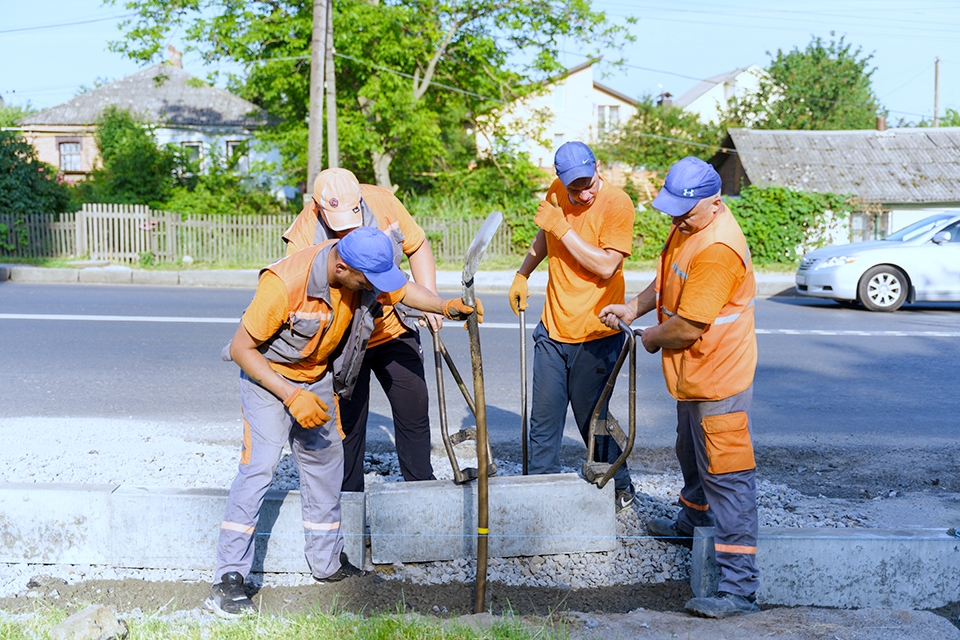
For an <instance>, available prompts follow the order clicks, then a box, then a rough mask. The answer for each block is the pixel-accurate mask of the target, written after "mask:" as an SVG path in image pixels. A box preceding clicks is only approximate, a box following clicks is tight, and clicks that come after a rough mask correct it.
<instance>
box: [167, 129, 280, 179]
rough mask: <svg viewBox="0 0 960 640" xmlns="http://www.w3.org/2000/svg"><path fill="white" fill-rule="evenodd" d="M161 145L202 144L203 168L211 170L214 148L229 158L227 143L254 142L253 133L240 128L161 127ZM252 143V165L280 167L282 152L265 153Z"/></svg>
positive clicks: (274, 150)
mask: <svg viewBox="0 0 960 640" xmlns="http://www.w3.org/2000/svg"><path fill="white" fill-rule="evenodd" d="M155 134H156V137H157V142H158V143H159V144H174V145H177V146H183V145H184V144H185V143H186V144H189V143H200V145H201V148H202V152H201V167H202V168H203V169H207V168H209V164H208V162H209V160H210V158H211V157H212V156H213V151H212V150H211V148H212V147H215V148H216V149H217V152H218V153H219V155H220V157H221V158H226V157H227V142H243V141H246V140H251V141H252V140H253V132H252V131H250V130H249V129H243V128H240V127H159V128H157V129H156V130H155ZM254 146H255V145H253V144H252V143H251V147H250V151H249V154H248V155H249V158H250V162H251V164H256V163H264V162H270V163H275V164H277V165H278V166H279V164H280V152H279V151H278V150H276V149H271V150H270V151H267V152H263V151H259V150H257V149H256V148H254Z"/></svg>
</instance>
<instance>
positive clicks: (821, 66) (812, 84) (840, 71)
mask: <svg viewBox="0 0 960 640" xmlns="http://www.w3.org/2000/svg"><path fill="white" fill-rule="evenodd" d="M830 35H831V37H833V33H832V32H831V34H830ZM767 55H770V56H771V57H772V58H773V60H771V62H770V65H769V66H768V67H767V69H766V72H767V74H768V75H769V80H761V82H760V90H759V91H758V92H757V93H756V94H755V95H753V96H749V97H747V98H745V99H743V100H741V101H740V102H739V103H737V104H733V105H732V107H731V110H730V112H729V114H728V117H729V119H730V121H731V122H730V124H740V125H745V126H751V127H753V128H756V129H812V130H838V129H872V128H873V127H874V126H876V116H877V112H878V111H880V110H881V107H880V104H879V102H878V100H877V97H876V96H875V95H874V93H873V86H872V84H871V77H872V76H873V73H874V71H876V68H875V67H871V66H870V61H871V60H872V59H873V54H870V55H864V54H863V53H862V50H861V48H860V47H857V48H856V49H854V48H853V45H851V44H850V43H847V42H845V41H844V38H842V37H841V38H840V40H830V42H826V43H825V42H824V41H823V40H822V39H820V38H819V37H814V38H813V40H811V42H810V44H808V45H807V47H806V49H804V50H802V51H801V50H800V49H799V48H797V47H794V48H793V50H792V51H790V52H788V53H784V52H783V50H781V49H778V50H777V54H776V56H773V55H772V54H770V53H769V52H767Z"/></svg>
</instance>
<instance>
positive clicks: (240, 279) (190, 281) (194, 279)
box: [180, 269, 260, 289]
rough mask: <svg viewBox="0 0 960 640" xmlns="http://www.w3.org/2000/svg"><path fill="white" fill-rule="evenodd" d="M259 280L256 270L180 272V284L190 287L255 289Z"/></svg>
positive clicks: (258, 273)
mask: <svg viewBox="0 0 960 640" xmlns="http://www.w3.org/2000/svg"><path fill="white" fill-rule="evenodd" d="M259 279H260V272H259V271H258V270H256V269H243V270H236V271H230V270H227V269H224V270H222V271H181V272H180V284H182V285H185V286H190V287H249V288H251V289H255V288H256V286H257V281H258V280H259Z"/></svg>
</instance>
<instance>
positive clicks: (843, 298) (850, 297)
mask: <svg viewBox="0 0 960 640" xmlns="http://www.w3.org/2000/svg"><path fill="white" fill-rule="evenodd" d="M797 293H798V294H800V295H802V296H812V297H816V298H830V299H832V300H836V301H837V302H839V303H840V304H841V305H844V306H854V305H857V304H858V303H859V304H862V305H863V306H864V307H866V308H867V309H869V310H870V311H896V310H897V309H899V308H900V307H901V306H902V305H903V303H905V302H921V301H928V302H929V301H960V211H956V210H954V211H944V212H942V213H937V214H934V215H932V216H929V217H927V218H924V219H923V220H920V221H919V222H915V223H914V224H911V225H910V226H908V227H905V228H903V229H901V230H899V231H897V232H896V233H893V234H891V235H889V236H887V237H886V238H884V239H883V240H876V241H873V242H855V243H852V244H844V245H839V246H834V247H824V248H823V249H817V250H816V251H811V252H810V253H808V254H806V255H805V256H803V260H801V261H800V267H799V268H798V269H797Z"/></svg>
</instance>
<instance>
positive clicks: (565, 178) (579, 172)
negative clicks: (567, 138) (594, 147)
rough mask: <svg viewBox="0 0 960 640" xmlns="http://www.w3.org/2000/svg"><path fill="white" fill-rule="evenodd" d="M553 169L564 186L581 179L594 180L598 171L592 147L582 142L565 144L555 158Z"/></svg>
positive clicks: (558, 150)
mask: <svg viewBox="0 0 960 640" xmlns="http://www.w3.org/2000/svg"><path fill="white" fill-rule="evenodd" d="M553 168H554V169H556V170H557V177H558V178H560V182H562V183H563V186H567V185H568V184H570V183H571V182H573V181H574V180H579V179H580V178H592V177H593V173H594V171H596V169H597V159H596V157H594V155H593V151H590V147H588V146H587V145H585V144H583V143H582V142H565V143H564V144H562V145H560V148H559V149H557V153H556V155H554V156H553Z"/></svg>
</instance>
